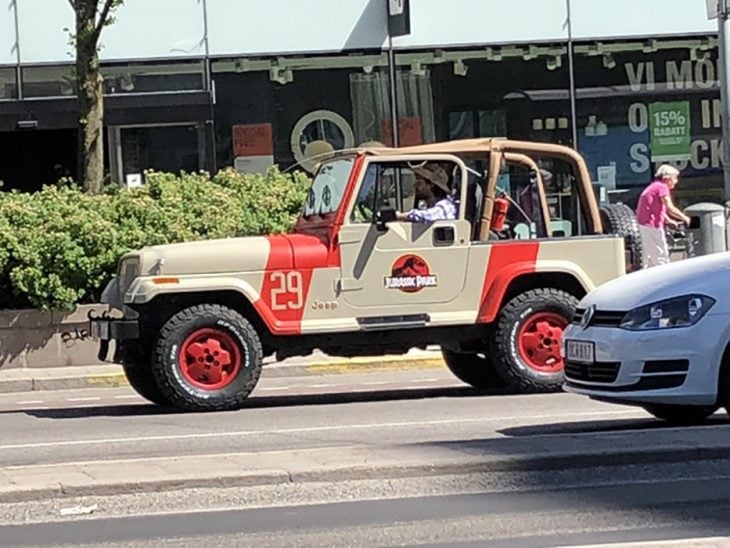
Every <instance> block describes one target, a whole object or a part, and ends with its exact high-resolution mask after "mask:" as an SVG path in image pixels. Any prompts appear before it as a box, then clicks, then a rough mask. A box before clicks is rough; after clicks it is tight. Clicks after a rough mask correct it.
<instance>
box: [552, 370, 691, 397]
mask: <svg viewBox="0 0 730 548" xmlns="http://www.w3.org/2000/svg"><path fill="white" fill-rule="evenodd" d="M686 379H687V375H686V374H677V375H656V376H653V377H642V378H641V379H640V380H639V381H638V382H636V383H634V384H629V385H624V386H601V387H600V388H596V390H601V391H602V392H616V393H624V392H638V391H642V390H667V389H670V388H679V387H680V386H682V385H683V384H684V381H685V380H686ZM575 380H578V379H575ZM570 381H571V379H566V384H567V385H568V386H572V387H575V388H578V389H580V388H590V387H587V386H586V385H584V384H579V383H573V382H570Z"/></svg>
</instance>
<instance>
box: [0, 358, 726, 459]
mask: <svg viewBox="0 0 730 548" xmlns="http://www.w3.org/2000/svg"><path fill="white" fill-rule="evenodd" d="M381 383H388V384H381ZM266 389H268V390H269V391H265V390H266ZM83 392H84V393H82V394H79V392H76V393H71V394H70V393H64V392H59V393H56V392H47V393H43V396H42V397H43V398H44V400H43V403H42V404H33V403H30V404H29V403H27V402H29V401H40V400H39V399H38V395H37V394H36V395H15V396H14V398H15V399H13V396H3V397H2V398H0V410H1V411H0V432H2V433H3V435H2V439H0V467H6V466H22V465H24V464H29V463H32V464H35V465H38V464H53V463H63V462H74V461H83V462H87V461H98V460H107V459H122V458H125V459H139V458H149V457H167V456H171V455H176V456H182V455H197V454H224V453H231V452H240V451H247V452H250V451H271V450H279V451H282V450H291V449H312V448H323V447H335V446H342V445H351V446H354V445H373V444H375V445H377V444H379V443H381V442H392V441H394V440H397V441H398V443H431V442H434V443H443V442H463V441H466V440H476V439H478V440H484V439H500V438H504V437H509V438H514V437H522V438H529V437H536V436H537V437H544V436H553V437H554V436H560V435H571V436H572V435H585V436H592V435H594V433H595V431H596V429H598V430H602V429H603V430H605V429H628V430H635V429H637V428H638V429H640V428H649V429H652V428H656V427H658V426H659V425H660V423H658V422H657V421H655V420H652V419H651V418H650V417H649V416H648V415H646V414H645V413H643V412H642V411H641V410H636V409H632V408H626V407H616V406H609V405H606V404H601V403H595V402H592V401H590V400H588V399H586V398H583V397H579V396H575V395H569V394H551V395H531V396H491V397H489V396H483V395H478V394H476V393H475V392H474V391H473V390H471V389H470V388H468V387H464V385H463V384H460V383H459V382H458V381H455V380H454V379H453V377H451V376H450V375H449V374H448V373H447V372H436V371H427V372H415V371H414V372H400V373H384V374H375V373H373V374H367V375H347V376H343V375H334V376H321V377H312V378H302V379H271V380H270V381H269V382H268V383H267V385H264V386H261V387H259V389H258V391H257V392H256V394H258V395H257V396H255V397H252V398H251V400H250V406H249V407H248V408H246V409H243V410H240V411H236V412H224V413H204V414H189V413H176V412H170V411H164V410H161V409H159V408H156V407H154V406H152V405H147V404H145V403H144V402H143V401H142V400H139V399H138V398H136V397H134V396H132V394H131V393H130V392H129V391H128V390H126V391H125V390H109V391H106V392H101V391H99V392H96V393H90V392H89V391H83ZM274 394H276V395H274ZM31 397H32V398H35V399H34V400H29V399H28V398H31ZM92 398H99V399H98V400H93V401H92ZM121 398H124V399H121ZM24 402H25V403H24ZM723 417H724V415H723ZM596 421H599V422H596Z"/></svg>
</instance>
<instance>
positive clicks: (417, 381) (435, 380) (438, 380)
mask: <svg viewBox="0 0 730 548" xmlns="http://www.w3.org/2000/svg"><path fill="white" fill-rule="evenodd" d="M442 380H444V381H445V380H450V379H420V380H413V381H411V382H415V383H421V382H423V383H426V382H441V381H442Z"/></svg>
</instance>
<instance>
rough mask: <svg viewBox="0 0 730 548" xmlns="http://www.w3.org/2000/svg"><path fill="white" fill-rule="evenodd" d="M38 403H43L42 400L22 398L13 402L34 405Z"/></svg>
mask: <svg viewBox="0 0 730 548" xmlns="http://www.w3.org/2000/svg"><path fill="white" fill-rule="evenodd" d="M39 403H43V400H24V401H18V402H15V404H16V405H36V404H39Z"/></svg>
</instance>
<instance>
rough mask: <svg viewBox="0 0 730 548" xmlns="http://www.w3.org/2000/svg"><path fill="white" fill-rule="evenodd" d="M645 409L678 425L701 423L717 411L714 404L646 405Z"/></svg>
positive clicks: (661, 418)
mask: <svg viewBox="0 0 730 548" xmlns="http://www.w3.org/2000/svg"><path fill="white" fill-rule="evenodd" d="M643 407H644V410H645V411H646V412H647V413H649V414H650V415H653V416H654V417H656V418H657V419H660V420H663V421H665V422H667V423H669V424H674V425H677V426H690V425H693V424H700V423H702V422H704V421H705V420H707V418H708V417H709V416H710V415H712V414H713V413H714V412H715V411H717V409H718V408H717V406H714V405H665V404H654V405H644V406H643Z"/></svg>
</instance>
